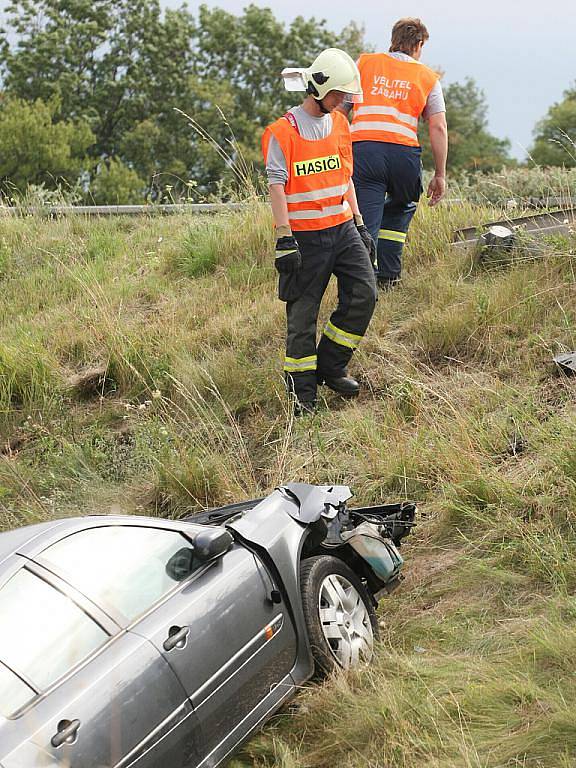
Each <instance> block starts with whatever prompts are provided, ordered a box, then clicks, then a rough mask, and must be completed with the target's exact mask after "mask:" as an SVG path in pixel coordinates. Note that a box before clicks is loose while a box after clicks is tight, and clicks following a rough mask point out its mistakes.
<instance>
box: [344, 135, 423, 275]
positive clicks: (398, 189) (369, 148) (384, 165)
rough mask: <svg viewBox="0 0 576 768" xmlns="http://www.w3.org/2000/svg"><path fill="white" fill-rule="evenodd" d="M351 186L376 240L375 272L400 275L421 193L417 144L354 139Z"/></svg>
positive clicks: (420, 172) (420, 152)
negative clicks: (352, 184) (408, 234)
mask: <svg viewBox="0 0 576 768" xmlns="http://www.w3.org/2000/svg"><path fill="white" fill-rule="evenodd" d="M352 146H353V149H354V176H353V178H354V186H355V187H356V196H357V197H358V206H359V208H360V213H361V214H362V216H363V218H364V223H365V224H366V226H367V227H368V229H369V231H370V234H371V235H372V237H373V238H374V241H375V242H376V243H377V244H378V263H377V266H376V276H377V277H378V278H381V279H384V280H394V279H396V278H398V277H400V273H401V271H402V249H403V248H404V243H405V241H406V233H407V232H408V227H409V226H410V222H411V221H412V217H413V216H414V213H415V212H416V206H417V204H418V200H419V199H420V195H421V193H422V162H421V159H420V157H421V154H422V150H421V149H420V147H407V146H404V145H403V144H390V143H387V142H384V141H355V142H354V143H353V145H352Z"/></svg>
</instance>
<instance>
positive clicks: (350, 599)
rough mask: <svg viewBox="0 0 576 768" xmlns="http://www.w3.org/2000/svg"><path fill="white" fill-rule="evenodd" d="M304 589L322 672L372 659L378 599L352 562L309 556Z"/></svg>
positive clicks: (308, 621) (316, 659) (313, 644)
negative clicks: (368, 588)
mask: <svg viewBox="0 0 576 768" xmlns="http://www.w3.org/2000/svg"><path fill="white" fill-rule="evenodd" d="M300 591H301V595H302V606H303V608H304V617H305V619H306V625H307V627H308V637H309V640H310V645H311V648H312V655H313V657H314V666H315V673H316V676H322V675H325V674H327V673H329V672H331V671H332V670H334V669H338V668H340V669H350V668H352V667H356V666H358V665H359V664H361V663H363V662H369V661H370V660H371V659H372V655H373V652H374V640H375V639H377V635H378V624H377V621H376V612H375V610H374V604H373V602H372V599H371V597H370V595H369V593H368V590H367V589H366V587H365V586H364V585H363V584H362V581H361V580H360V579H359V577H358V576H357V575H356V574H355V573H354V571H352V570H351V568H349V567H348V566H347V565H346V563H344V562H342V560H339V559H338V558H337V557H332V556H331V555H318V556H316V557H311V558H309V559H307V560H304V561H303V562H302V563H301V566H300Z"/></svg>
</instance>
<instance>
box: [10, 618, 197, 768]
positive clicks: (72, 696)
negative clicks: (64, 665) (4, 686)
mask: <svg viewBox="0 0 576 768" xmlns="http://www.w3.org/2000/svg"><path fill="white" fill-rule="evenodd" d="M150 691H154V695H153V696H150ZM135 702H138V705H137V706H135ZM190 717H193V713H192V707H191V705H190V703H189V702H188V700H187V697H186V695H185V692H184V691H183V689H182V686H181V685H180V683H179V682H178V680H177V679H176V677H175V675H174V673H173V672H172V670H171V669H170V667H169V666H168V665H167V664H166V662H165V661H164V659H162V658H161V657H160V656H159V654H158V653H157V651H156V649H155V648H153V646H152V645H151V644H150V643H148V642H147V641H146V640H144V639H143V638H141V637H137V636H134V635H131V634H130V633H126V632H122V633H121V634H120V636H118V637H115V638H111V640H110V641H109V642H108V643H107V644H106V646H104V647H103V648H101V649H100V651H99V652H98V653H97V654H96V656H94V657H93V658H91V659H90V660H89V661H88V662H87V663H85V664H84V665H82V667H81V668H80V669H78V670H76V671H75V672H74V673H73V674H71V675H70V676H68V677H67V678H65V679H64V680H63V681H61V682H59V683H57V684H56V685H54V686H53V687H52V688H51V689H49V690H48V691H47V692H46V693H45V694H44V695H42V696H40V697H39V698H38V699H37V700H36V701H34V702H33V703H32V705H31V706H29V707H27V708H26V709H25V710H24V712H23V713H22V714H21V715H20V716H19V717H18V718H17V719H14V720H11V721H9V722H10V726H11V727H10V728H4V729H2V735H1V743H2V749H3V756H2V761H3V763H4V765H5V768H31V766H35V765H38V766H41V765H44V764H46V765H62V766H64V765H65V766H67V768H102V766H117V765H118V766H120V765H122V766H128V765H132V764H134V765H137V766H138V768H149V766H154V765H157V764H158V762H157V759H156V755H155V754H153V752H154V749H156V752H157V754H165V755H166V756H167V757H168V756H169V757H170V760H171V761H172V762H171V763H170V766H171V768H184V766H189V765H195V763H196V760H197V751H196V741H197V739H198V728H197V726H196V727H191V725H192V724H191V723H187V724H186V727H183V726H184V723H185V721H186V720H187V719H188V718H190ZM75 719H78V720H80V723H81V725H80V728H79V730H78V735H77V738H76V741H75V743H73V744H64V745H63V746H61V747H58V748H54V747H53V746H52V745H51V743H50V742H51V739H52V737H53V736H54V735H55V734H56V733H57V731H58V726H59V723H61V721H64V720H68V721H73V720H75ZM167 724H169V726H170V728H169V729H168V728H166V725H167ZM178 726H180V727H178ZM159 727H163V730H162V731H158V730H157V729H158V728H159ZM168 730H171V732H170V733H167V732H168ZM163 735H164V739H163V741H161V738H160V737H161V736H163ZM30 745H32V746H33V747H34V748H35V749H36V750H37V753H38V755H44V756H45V757H44V758H43V760H44V759H45V760H47V762H46V763H44V762H38V763H36V762H34V763H30V762H27V760H28V758H27V757H26V755H28V754H29V752H30ZM147 750H148V751H147ZM150 750H152V751H150ZM183 755H188V756H189V759H188V762H185V761H184V760H183V759H182V756H183ZM128 756H131V759H130V761H127V758H128ZM136 757H140V759H139V760H138V761H137V762H134V759H135V758H136ZM132 758H134V759H132Z"/></svg>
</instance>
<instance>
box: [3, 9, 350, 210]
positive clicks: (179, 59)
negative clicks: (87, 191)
mask: <svg viewBox="0 0 576 768" xmlns="http://www.w3.org/2000/svg"><path fill="white" fill-rule="evenodd" d="M6 16H7V31H6V32H5V33H4V34H3V36H0V41H3V42H2V62H3V73H4V83H5V87H6V90H7V91H8V92H9V93H10V94H12V95H14V96H16V97H18V98H21V99H26V100H28V101H33V100H35V99H38V98H41V99H43V100H44V101H46V100H50V99H52V98H57V100H58V102H57V103H58V104H59V113H58V115H57V117H58V118H59V119H61V120H64V121H68V120H84V121H87V122H88V123H89V125H90V126H91V128H92V130H93V132H94V136H95V141H94V143H93V146H92V147H91V150H90V154H91V157H92V164H91V168H90V172H91V174H92V175H95V174H96V173H97V172H98V169H99V168H101V167H102V165H101V164H102V161H106V162H108V161H109V160H110V159H111V158H117V159H118V160H120V161H121V162H122V163H123V164H124V166H125V167H126V168H128V169H131V170H133V171H135V172H136V173H137V174H138V176H139V177H141V178H142V179H145V180H146V187H147V193H148V194H152V196H153V197H155V196H158V195H159V194H160V191H161V188H162V187H163V186H165V185H166V183H168V184H170V186H172V187H175V190H174V191H175V192H177V191H178V189H179V188H180V189H181V190H187V189H188V182H189V180H191V179H192V180H194V182H195V183H197V185H198V188H199V189H200V190H201V191H202V193H203V194H206V193H208V192H211V191H216V190H217V189H218V188H219V183H220V182H221V180H222V178H223V177H226V176H227V175H229V174H230V164H228V165H226V164H225V163H223V160H222V158H221V157H220V156H219V153H218V152H217V151H215V150H214V148H213V147H212V146H210V145H209V144H206V143H204V142H202V140H201V139H200V137H199V135H198V134H197V133H196V132H194V131H193V130H192V129H191V126H190V123H189V122H188V121H187V120H186V119H185V118H183V117H182V115H180V114H178V113H177V112H175V109H174V108H175V107H177V108H179V109H181V110H182V111H183V112H185V113H187V114H189V115H191V116H192V117H193V118H194V119H195V120H197V121H198V124H199V125H201V126H202V129H204V130H205V131H206V132H207V133H208V134H210V135H211V136H212V137H213V138H214V140H215V141H216V142H217V143H218V144H219V145H221V146H222V147H223V148H224V149H225V150H226V152H227V153H228V154H229V155H230V157H231V162H232V163H234V162H236V163H238V162H239V160H240V156H241V155H242V156H244V157H245V158H246V159H248V160H249V161H259V159H260V151H259V144H260V135H261V133H262V130H263V128H264V126H265V125H266V124H268V123H269V122H271V121H272V120H273V119H275V118H276V117H277V116H278V115H280V114H282V113H283V112H284V111H285V110H286V109H287V108H288V107H289V106H291V104H292V103H293V98H294V96H293V95H291V94H289V93H287V92H286V91H285V90H284V88H283V86H282V81H281V78H280V72H281V70H282V68H283V67H285V66H290V65H306V64H309V63H310V62H311V61H312V60H313V59H314V58H315V56H316V55H317V54H318V52H319V51H320V50H322V49H323V48H325V47H328V46H334V45H336V46H338V45H340V46H344V47H346V48H347V49H348V50H350V52H351V53H352V55H356V54H357V53H358V52H359V51H360V50H361V49H364V48H365V46H364V44H363V29H362V28H361V27H358V26H357V25H356V24H354V23H351V24H349V25H348V26H347V27H346V28H345V29H344V30H343V31H342V33H341V34H340V35H337V34H334V33H333V32H331V31H329V30H328V29H327V28H326V23H325V21H317V20H315V19H308V20H306V19H303V18H302V17H298V18H296V19H295V20H294V21H293V22H292V23H291V24H290V25H289V26H286V25H285V24H283V23H281V22H280V21H278V20H277V19H276V18H275V17H274V15H273V13H272V11H271V10H270V9H267V8H260V7H258V6H256V5H249V6H247V7H246V8H245V9H244V11H243V13H242V14H241V15H239V16H235V15H233V14H231V13H228V12H226V11H224V10H222V9H219V8H209V7H208V6H206V5H202V6H200V8H199V11H198V15H197V17H193V16H192V15H191V14H190V13H189V12H188V11H187V10H186V8H185V7H182V8H179V9H177V10H166V11H164V12H163V11H162V10H161V8H160V4H159V0H9V4H8V7H7V9H6Z"/></svg>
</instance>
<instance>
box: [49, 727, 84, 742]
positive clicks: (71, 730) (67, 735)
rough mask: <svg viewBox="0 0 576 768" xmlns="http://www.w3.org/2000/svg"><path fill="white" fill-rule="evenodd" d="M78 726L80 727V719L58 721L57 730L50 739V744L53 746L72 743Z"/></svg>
mask: <svg viewBox="0 0 576 768" xmlns="http://www.w3.org/2000/svg"><path fill="white" fill-rule="evenodd" d="M78 728H80V720H62V721H61V722H59V723H58V731H57V733H55V734H54V736H52V738H51V739H50V744H52V746H53V747H61V746H62V744H73V743H74V738H75V736H76V734H77V733H78Z"/></svg>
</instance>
